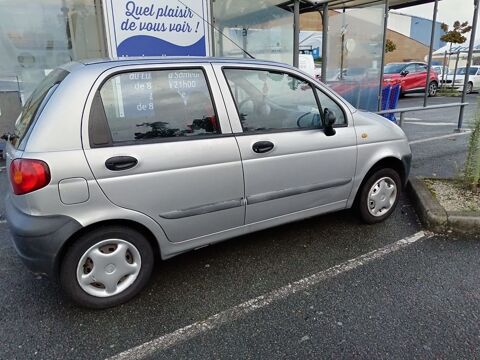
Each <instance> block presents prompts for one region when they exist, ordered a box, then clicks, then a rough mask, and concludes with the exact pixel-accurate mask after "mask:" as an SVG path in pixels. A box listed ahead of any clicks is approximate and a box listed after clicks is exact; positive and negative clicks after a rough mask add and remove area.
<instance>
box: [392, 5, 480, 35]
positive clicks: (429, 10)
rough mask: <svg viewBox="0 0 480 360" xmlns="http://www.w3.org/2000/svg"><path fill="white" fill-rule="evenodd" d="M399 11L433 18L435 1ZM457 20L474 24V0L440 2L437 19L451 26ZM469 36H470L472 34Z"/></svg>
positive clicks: (478, 27) (479, 31)
mask: <svg viewBox="0 0 480 360" xmlns="http://www.w3.org/2000/svg"><path fill="white" fill-rule="evenodd" d="M397 11H398V12H402V13H405V14H410V15H417V16H421V17H424V18H427V19H432V14H433V3H431V4H426V5H418V6H411V7H408V8H404V9H401V10H397ZM455 20H459V21H460V22H463V21H468V23H469V24H470V25H471V24H472V20H473V0H440V1H439V2H438V14H437V21H439V22H444V23H446V24H448V25H449V26H450V27H451V26H452V24H453V22H454V21H455ZM479 22H480V21H479ZM467 37H468V38H470V35H468V36H467ZM475 37H476V38H477V39H479V38H480V25H479V26H477V33H476V36H475Z"/></svg>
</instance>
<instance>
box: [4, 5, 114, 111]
mask: <svg viewBox="0 0 480 360" xmlns="http://www.w3.org/2000/svg"><path fill="white" fill-rule="evenodd" d="M106 55H107V50H106V44H105V35H104V25H103V16H102V5H101V1H100V0H42V1H31V0H0V94H1V93H7V92H15V91H17V92H19V95H20V98H21V99H22V102H24V101H25V99H26V98H28V96H29V95H30V94H31V93H32V91H33V90H34V88H35V87H36V86H37V85H38V84H39V83H40V81H41V80H42V79H43V78H44V77H45V76H46V75H47V74H48V73H49V72H50V71H52V70H53V69H55V68H56V67H57V66H59V65H61V64H63V63H66V62H69V61H72V60H78V59H85V58H96V57H104V56H106Z"/></svg>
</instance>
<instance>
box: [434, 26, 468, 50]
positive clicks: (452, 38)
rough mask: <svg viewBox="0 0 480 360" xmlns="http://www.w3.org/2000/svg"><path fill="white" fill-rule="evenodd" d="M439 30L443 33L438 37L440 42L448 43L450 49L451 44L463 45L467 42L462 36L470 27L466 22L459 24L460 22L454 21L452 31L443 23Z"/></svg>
mask: <svg viewBox="0 0 480 360" xmlns="http://www.w3.org/2000/svg"><path fill="white" fill-rule="evenodd" d="M441 29H442V30H443V31H444V32H445V34H443V35H442V36H441V37H440V40H442V41H445V42H447V43H450V49H451V48H452V44H463V43H464V42H465V41H467V38H466V37H465V36H464V34H466V33H468V32H470V31H471V30H472V27H471V26H470V25H468V21H465V22H463V23H460V21H458V20H457V21H455V22H454V23H453V28H452V30H449V26H448V25H447V24H445V23H442V25H441Z"/></svg>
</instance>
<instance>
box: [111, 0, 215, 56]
mask: <svg viewBox="0 0 480 360" xmlns="http://www.w3.org/2000/svg"><path fill="white" fill-rule="evenodd" d="M208 1H209V0H129V1H126V0H106V1H104V2H103V3H104V7H105V9H104V10H105V14H106V18H107V21H106V24H107V34H108V40H109V48H110V55H111V56H113V57H122V56H206V55H208V54H209V53H210V51H209V26H208V23H209V22H210V20H209V16H210V15H209V6H208ZM207 22H208V23H207Z"/></svg>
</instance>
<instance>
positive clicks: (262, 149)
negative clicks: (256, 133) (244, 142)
mask: <svg viewBox="0 0 480 360" xmlns="http://www.w3.org/2000/svg"><path fill="white" fill-rule="evenodd" d="M274 146H275V145H274V144H273V143H272V142H271V141H257V142H256V143H255V144H253V145H252V150H253V151H255V152H256V153H257V154H263V153H266V152H269V151H270V150H272V149H273V147H274Z"/></svg>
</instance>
